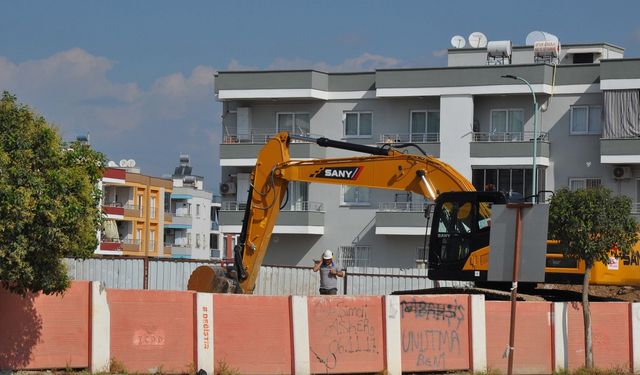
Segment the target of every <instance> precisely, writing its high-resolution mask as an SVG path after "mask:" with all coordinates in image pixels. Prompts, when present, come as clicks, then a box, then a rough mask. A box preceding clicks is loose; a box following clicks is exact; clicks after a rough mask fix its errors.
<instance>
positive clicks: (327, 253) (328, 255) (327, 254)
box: [322, 250, 333, 259]
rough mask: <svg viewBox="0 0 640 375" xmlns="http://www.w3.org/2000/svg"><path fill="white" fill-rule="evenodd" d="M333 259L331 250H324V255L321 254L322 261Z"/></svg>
mask: <svg viewBox="0 0 640 375" xmlns="http://www.w3.org/2000/svg"><path fill="white" fill-rule="evenodd" d="M331 258H333V252H331V250H325V251H324V254H322V259H331Z"/></svg>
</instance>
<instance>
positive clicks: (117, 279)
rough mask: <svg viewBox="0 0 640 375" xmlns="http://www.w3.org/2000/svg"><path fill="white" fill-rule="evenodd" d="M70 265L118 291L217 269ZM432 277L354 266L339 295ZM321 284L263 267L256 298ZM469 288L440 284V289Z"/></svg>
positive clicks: (168, 285) (129, 263)
mask: <svg viewBox="0 0 640 375" xmlns="http://www.w3.org/2000/svg"><path fill="white" fill-rule="evenodd" d="M65 261H66V264H67V267H68V270H69V276H70V277H71V278H72V279H74V280H92V281H104V282H105V283H106V284H107V287H108V288H115V289H145V288H146V289H155V290H187V283H188V281H189V276H190V275H191V273H192V272H193V270H194V269H196V267H199V266H201V265H216V263H213V262H206V261H192V260H182V259H180V260H176V259H153V258H152V259H144V258H133V257H131V258H129V257H128V258H93V259H87V260H84V261H81V260H74V259H65ZM145 263H146V264H145ZM426 274H427V271H426V270H425V269H417V268H408V269H402V268H371V267H366V268H365V267H349V268H347V272H346V276H345V277H344V278H343V279H341V280H340V281H341V282H340V283H339V284H338V293H339V294H347V295H355V296H358V295H385V294H391V293H392V292H394V291H402V290H415V289H426V288H433V287H434V282H433V281H431V280H429V279H427V276H426ZM319 283H320V281H319V276H318V274H317V273H315V272H313V271H312V270H311V268H310V267H294V266H273V265H272V266H262V268H261V269H260V276H259V277H258V281H257V283H256V290H255V292H254V294H257V295H316V294H318V286H319ZM467 284H468V283H464V282H455V281H453V282H449V281H448V282H440V286H463V285H467ZM345 290H346V293H345Z"/></svg>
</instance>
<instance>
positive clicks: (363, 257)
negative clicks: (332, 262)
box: [338, 246, 371, 268]
mask: <svg viewBox="0 0 640 375" xmlns="http://www.w3.org/2000/svg"><path fill="white" fill-rule="evenodd" d="M370 250H371V248H370V247H369V246H340V248H339V249H338V266H339V267H342V268H347V267H369V252H370Z"/></svg>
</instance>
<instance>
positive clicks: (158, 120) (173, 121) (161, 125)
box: [0, 48, 220, 176]
mask: <svg viewBox="0 0 640 375" xmlns="http://www.w3.org/2000/svg"><path fill="white" fill-rule="evenodd" d="M116 65H117V63H116V62H115V61H113V60H110V59H108V58H105V57H101V56H95V55H93V54H91V53H89V52H87V51H85V50H83V49H80V48H74V49H70V50H67V51H62V52H59V53H56V54H54V55H52V56H49V57H46V58H43V59H39V60H31V61H26V62H21V63H15V62H12V61H10V60H9V59H7V58H6V57H2V56H0V88H1V89H2V90H8V91H10V92H12V93H13V94H15V95H16V96H17V97H18V100H19V101H20V102H22V103H25V104H28V105H29V106H31V107H33V108H34V109H35V110H36V111H38V112H39V113H41V114H42V115H43V116H44V117H45V118H46V119H47V120H48V121H49V122H51V123H53V124H55V125H56V126H57V127H59V129H60V131H61V134H62V136H63V137H64V138H65V139H72V138H73V137H75V136H76V135H78V134H84V133H87V132H90V133H91V141H92V143H93V144H94V145H95V146H96V148H98V149H99V150H101V151H103V152H105V153H107V154H108V155H109V156H110V157H112V158H115V159H118V158H123V157H124V158H129V157H134V158H136V159H140V160H143V161H146V163H142V168H143V173H144V172H147V173H150V174H151V173H154V170H155V171H157V172H156V174H155V175H161V174H163V173H168V172H171V171H172V169H173V167H174V166H175V165H177V158H178V154H179V153H180V152H187V153H189V152H192V150H193V152H194V154H198V155H192V160H194V161H195V160H196V158H201V159H204V158H206V159H207V160H199V161H198V162H199V163H202V164H204V165H206V169H207V171H206V172H205V171H204V170H202V169H201V170H199V171H198V170H196V172H199V173H201V174H203V175H209V176H211V175H217V174H218V170H217V167H215V166H214V164H215V163H216V162H217V158H216V157H215V156H214V155H215V152H214V150H217V147H218V143H217V138H216V137H215V136H213V135H212V134H216V133H220V130H219V126H220V121H219V119H220V117H219V116H218V117H215V113H216V111H217V107H218V105H217V103H216V102H215V99H214V96H213V74H214V72H215V69H214V68H213V67H210V66H197V67H195V68H194V69H193V70H192V71H191V72H190V73H189V74H186V75H184V74H182V73H174V74H169V75H166V76H163V77H160V78H158V79H156V81H155V82H153V84H152V85H151V87H150V88H149V89H142V88H141V87H140V86H139V85H138V84H137V83H136V82H125V83H119V82H115V81H113V80H111V79H110V78H109V77H108V75H107V74H108V73H109V72H110V71H111V70H112V69H114V67H116ZM214 142H215V143H214ZM144 164H146V165H144ZM145 168H146V169H148V170H146V171H145Z"/></svg>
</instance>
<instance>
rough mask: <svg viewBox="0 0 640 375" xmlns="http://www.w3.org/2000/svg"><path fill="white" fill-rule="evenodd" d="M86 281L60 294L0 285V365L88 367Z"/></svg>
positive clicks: (13, 366) (12, 367) (76, 283)
mask: <svg viewBox="0 0 640 375" xmlns="http://www.w3.org/2000/svg"><path fill="white" fill-rule="evenodd" d="M89 303H90V301H89V282H74V283H73V284H72V286H71V288H70V289H69V290H67V291H66V292H65V293H64V295H59V296H46V295H42V294H36V295H32V296H29V297H27V298H22V297H19V296H17V295H15V294H11V293H9V292H7V291H6V290H4V289H1V288H0V317H1V319H0V369H45V368H66V367H70V368H86V367H89V331H88V330H89Z"/></svg>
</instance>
